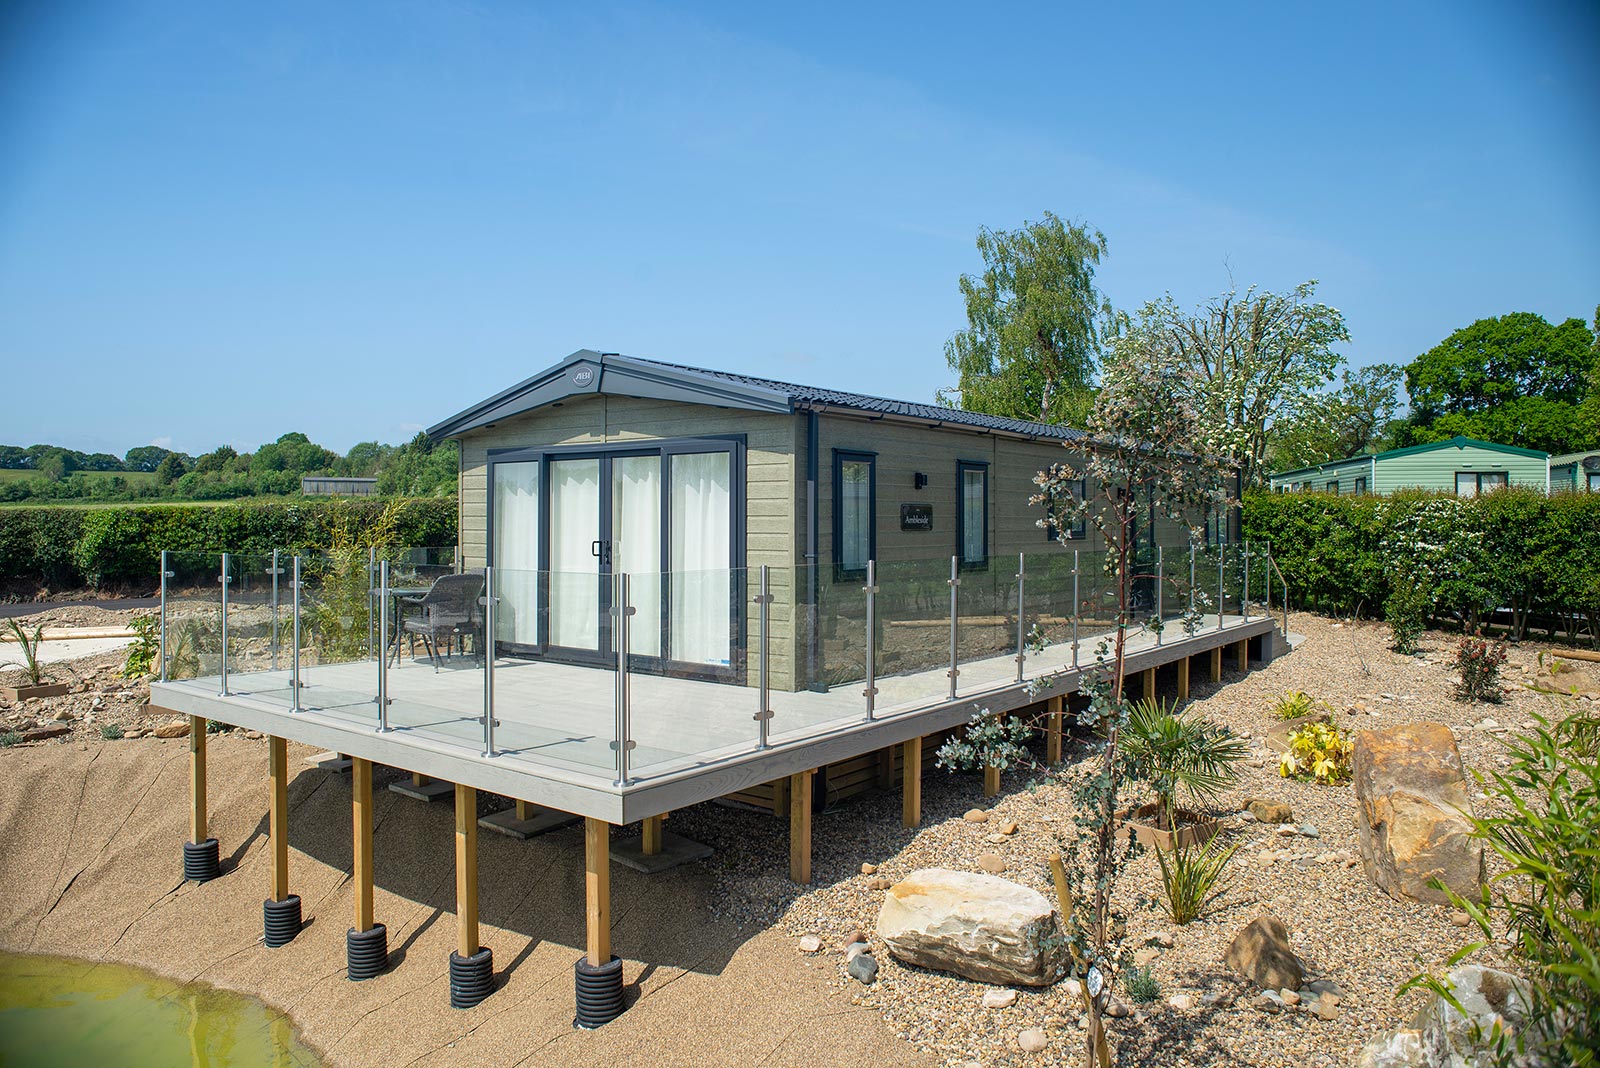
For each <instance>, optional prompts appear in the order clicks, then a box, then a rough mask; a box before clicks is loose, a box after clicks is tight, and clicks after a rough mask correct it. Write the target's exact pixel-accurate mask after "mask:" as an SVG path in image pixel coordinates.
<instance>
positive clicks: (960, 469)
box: [955, 460, 989, 571]
mask: <svg viewBox="0 0 1600 1068" xmlns="http://www.w3.org/2000/svg"><path fill="white" fill-rule="evenodd" d="M968 471H981V472H982V473H983V505H982V511H983V515H982V517H981V521H982V523H983V558H982V559H980V560H968V559H967V472H968ZM955 555H956V558H957V559H958V560H959V561H960V566H961V569H962V570H963V571H981V570H983V569H984V568H986V567H988V566H989V464H988V462H987V461H984V460H957V461H956V551H955Z"/></svg>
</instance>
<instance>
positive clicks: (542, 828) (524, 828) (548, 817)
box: [478, 807, 578, 841]
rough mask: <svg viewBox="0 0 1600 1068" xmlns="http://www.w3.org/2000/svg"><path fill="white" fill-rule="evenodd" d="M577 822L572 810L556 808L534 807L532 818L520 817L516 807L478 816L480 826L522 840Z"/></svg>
mask: <svg viewBox="0 0 1600 1068" xmlns="http://www.w3.org/2000/svg"><path fill="white" fill-rule="evenodd" d="M577 822H578V817H577V816H574V815H573V814H572V813H570V812H557V811H555V810H554V809H549V808H538V807H535V808H534V810H533V817H532V818H531V819H525V820H522V819H518V818H517V810H516V809H515V808H507V809H501V810H500V811H499V812H491V813H490V814H489V815H487V816H480V817H479V818H478V826H479V827H482V828H484V829H485V830H489V831H494V832H495V833H496V834H503V835H505V836H506V837H507V838H517V839H521V840H522V841H527V840H528V839H529V838H533V837H536V836H538V835H541V834H547V833H549V832H550V831H553V830H556V829H557V828H559V827H566V826H570V825H571V824H574V823H577Z"/></svg>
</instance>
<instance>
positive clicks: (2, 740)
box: [0, 731, 22, 749]
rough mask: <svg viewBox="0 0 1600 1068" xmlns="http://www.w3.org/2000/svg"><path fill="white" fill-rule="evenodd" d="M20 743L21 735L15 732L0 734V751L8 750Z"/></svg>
mask: <svg viewBox="0 0 1600 1068" xmlns="http://www.w3.org/2000/svg"><path fill="white" fill-rule="evenodd" d="M21 741H22V735H20V734H18V733H17V732H16V731H6V732H5V733H4V734H0V749H10V748H11V747H12V746H14V745H17V744H19V743H20V742H21Z"/></svg>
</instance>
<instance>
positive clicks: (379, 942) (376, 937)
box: [344, 923, 389, 983]
mask: <svg viewBox="0 0 1600 1068" xmlns="http://www.w3.org/2000/svg"><path fill="white" fill-rule="evenodd" d="M344 956H345V967H346V969H347V970H348V974H349V976H350V981H351V982H352V983H359V982H360V981H361V980H363V979H371V978H373V977H374V976H376V975H378V974H379V973H381V972H382V971H383V970H384V969H385V968H387V967H388V966H389V929H388V928H387V927H385V926H384V925H383V924H381V923H375V924H373V925H372V928H371V929H370V930H366V931H358V930H356V929H355V928H354V927H349V928H346V929H345V933H344Z"/></svg>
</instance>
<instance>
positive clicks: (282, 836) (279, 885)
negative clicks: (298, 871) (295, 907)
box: [267, 735, 289, 901]
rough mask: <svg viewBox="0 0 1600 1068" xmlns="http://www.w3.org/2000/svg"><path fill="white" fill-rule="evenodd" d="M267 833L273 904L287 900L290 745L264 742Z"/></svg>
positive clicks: (272, 739)
mask: <svg viewBox="0 0 1600 1068" xmlns="http://www.w3.org/2000/svg"><path fill="white" fill-rule="evenodd" d="M267 780H268V790H269V794H268V801H267V833H268V836H269V837H270V838H271V840H272V900H274V901H283V900H285V899H286V898H288V896H289V743H288V742H287V741H286V740H285V739H283V738H279V737H278V736H277V735H273V736H271V737H270V738H268V739H267Z"/></svg>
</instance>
